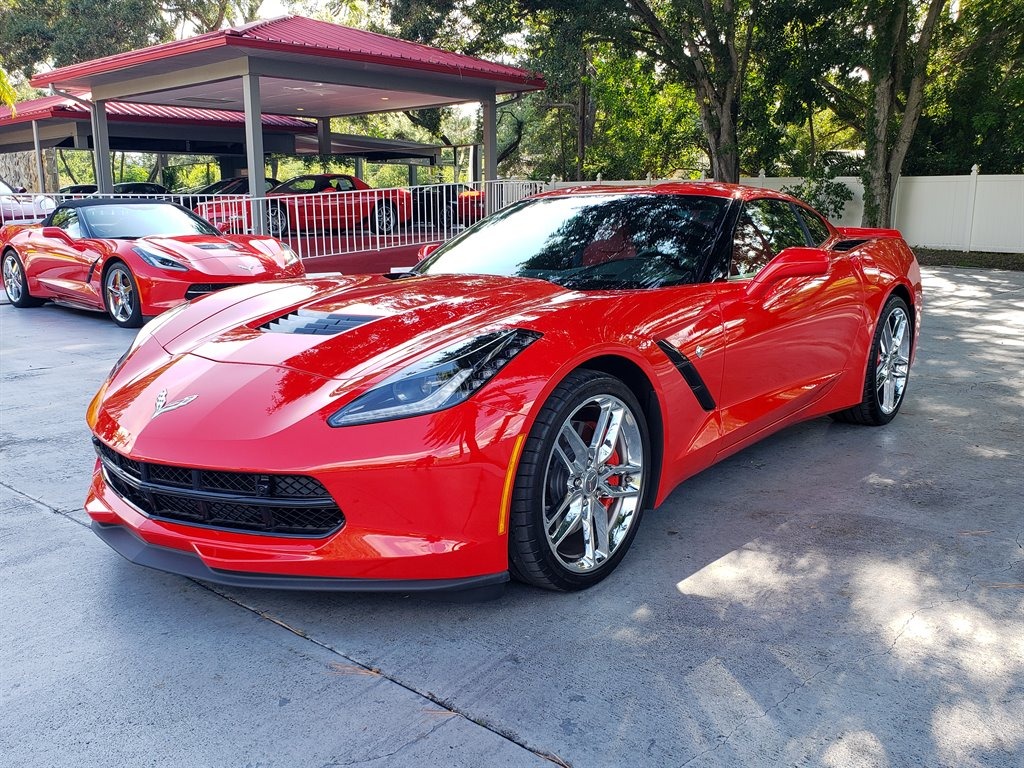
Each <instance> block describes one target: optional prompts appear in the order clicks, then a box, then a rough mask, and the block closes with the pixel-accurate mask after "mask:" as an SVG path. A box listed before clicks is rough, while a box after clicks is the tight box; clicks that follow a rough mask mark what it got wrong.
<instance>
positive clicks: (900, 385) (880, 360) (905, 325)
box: [832, 296, 914, 427]
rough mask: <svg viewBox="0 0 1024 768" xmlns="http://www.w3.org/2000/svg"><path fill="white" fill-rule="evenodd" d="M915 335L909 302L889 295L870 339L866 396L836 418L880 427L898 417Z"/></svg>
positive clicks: (904, 393)
mask: <svg viewBox="0 0 1024 768" xmlns="http://www.w3.org/2000/svg"><path fill="white" fill-rule="evenodd" d="M913 335H914V324H913V321H912V320H911V319H910V310H909V308H908V307H907V303H906V302H905V301H904V300H903V299H901V298H900V297H899V296H890V297H889V300H888V301H886V302H885V306H884V307H883V308H882V314H881V316H880V317H879V320H878V326H877V327H876V328H875V337H874V339H872V341H871V350H870V352H869V353H868V364H867V373H866V375H865V376H864V392H863V398H862V400H861V401H860V403H858V404H857V405H855V406H854V407H853V408H847V409H846V410H845V411H840V412H839V413H834V414H832V418H833V419H835V420H836V421H842V422H846V423H849V424H864V425H868V426H873V427H880V426H882V425H883V424H888V423H889V422H890V421H892V420H893V419H894V418H895V417H896V414H897V413H899V410H900V406H901V405H903V398H904V396H905V395H906V394H907V382H908V381H909V379H910V345H911V342H912V339H913Z"/></svg>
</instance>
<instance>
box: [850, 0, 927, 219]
mask: <svg viewBox="0 0 1024 768" xmlns="http://www.w3.org/2000/svg"><path fill="white" fill-rule="evenodd" d="M945 3H946V0H927V1H926V2H915V0H872V2H870V3H869V4H868V12H869V14H870V15H869V19H870V20H871V21H872V22H873V33H874V34H873V36H872V38H871V45H870V49H869V50H870V55H869V63H870V69H869V70H868V71H869V72H870V74H871V85H872V93H871V97H870V98H871V100H870V102H869V106H868V112H867V131H866V135H865V139H866V141H865V145H866V147H865V163H864V174H863V175H864V224H865V225H868V226H876V227H888V226H891V224H892V196H893V192H894V190H895V187H896V180H897V179H898V178H899V176H900V173H901V172H902V171H903V161H904V160H905V159H906V156H907V151H908V150H909V149H910V142H911V141H912V140H913V138H914V133H915V131H916V130H917V123H918V120H920V118H921V110H922V108H923V106H924V85H925V76H926V75H927V71H928V59H929V56H930V55H931V50H932V37H933V35H934V33H935V27H936V25H937V24H938V21H939V13H940V12H941V11H942V8H943V6H944V5H945Z"/></svg>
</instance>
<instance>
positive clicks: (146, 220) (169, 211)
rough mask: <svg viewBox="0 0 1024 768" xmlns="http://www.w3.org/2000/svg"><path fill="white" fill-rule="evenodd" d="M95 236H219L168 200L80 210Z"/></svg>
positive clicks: (200, 220) (80, 214) (205, 224)
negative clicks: (165, 201)
mask: <svg viewBox="0 0 1024 768" xmlns="http://www.w3.org/2000/svg"><path fill="white" fill-rule="evenodd" d="M78 215H79V216H80V217H81V218H82V219H84V220H85V223H86V225H87V226H88V227H89V231H90V232H91V233H92V236H93V237H100V238H110V239H116V240H135V239H137V238H140V237H153V236H159V235H162V236H166V237H175V236H178V235H219V234H220V232H218V231H217V230H216V229H214V228H213V226H211V225H210V224H208V223H207V222H205V221H204V220H203V219H201V218H199V217H198V216H196V215H194V214H192V213H189V212H188V211H185V210H182V209H181V208H178V207H177V206H175V205H170V204H168V203H140V204H132V205H92V206H83V207H82V208H79V209H78Z"/></svg>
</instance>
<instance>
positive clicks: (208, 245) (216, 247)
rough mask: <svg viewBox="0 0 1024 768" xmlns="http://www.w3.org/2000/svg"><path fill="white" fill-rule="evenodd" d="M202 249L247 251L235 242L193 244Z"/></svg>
mask: <svg viewBox="0 0 1024 768" xmlns="http://www.w3.org/2000/svg"><path fill="white" fill-rule="evenodd" d="M193 247H195V248H198V249H199V250H201V251H239V252H240V253H245V250H243V249H242V248H239V247H238V246H237V245H235V244H234V243H200V244H198V245H195V246H193Z"/></svg>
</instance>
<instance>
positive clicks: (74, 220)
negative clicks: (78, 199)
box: [60, 211, 82, 238]
mask: <svg viewBox="0 0 1024 768" xmlns="http://www.w3.org/2000/svg"><path fill="white" fill-rule="evenodd" d="M60 227H61V229H63V230H64V231H65V232H67V233H68V237H76V238H77V237H81V236H82V225H81V223H80V222H79V221H78V213H77V212H76V211H68V218H67V220H66V221H65V222H64V223H63V224H61V225H60Z"/></svg>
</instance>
